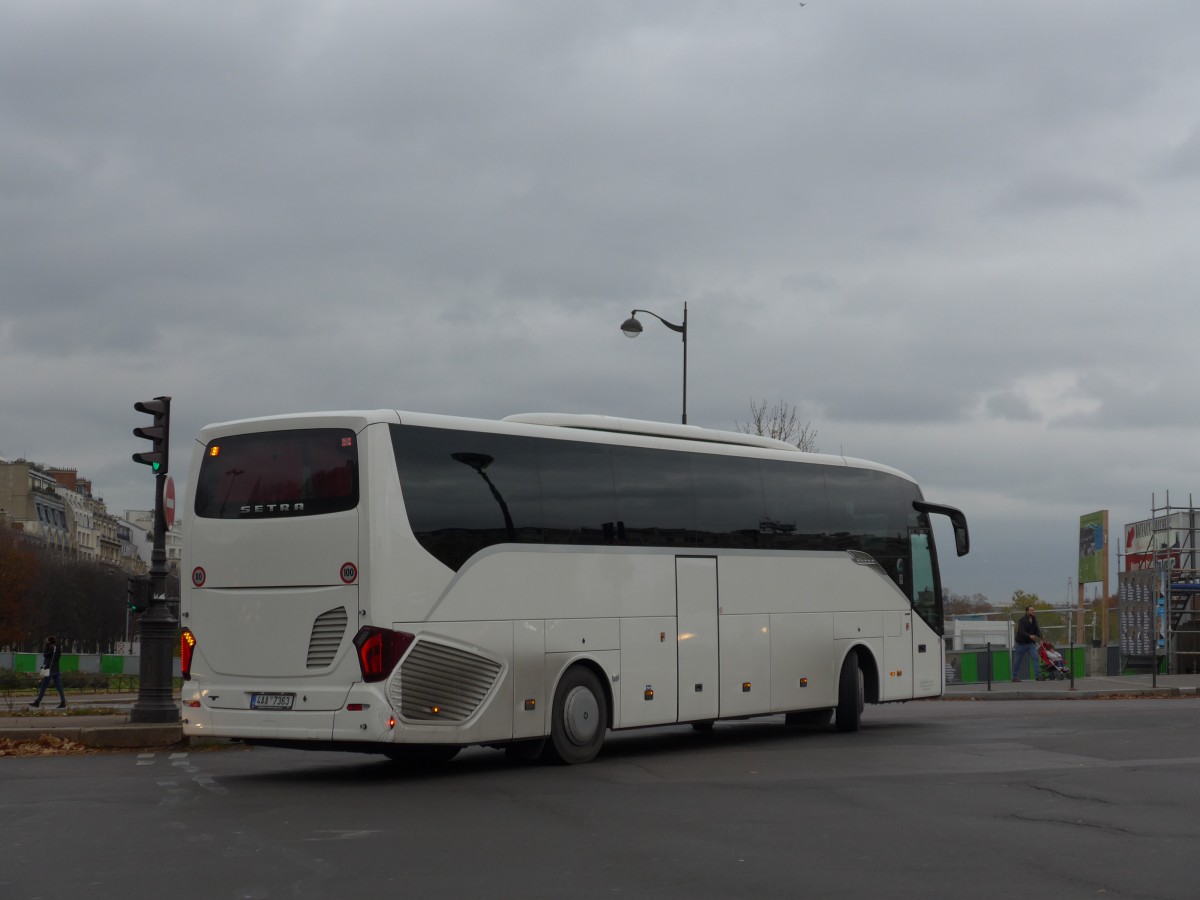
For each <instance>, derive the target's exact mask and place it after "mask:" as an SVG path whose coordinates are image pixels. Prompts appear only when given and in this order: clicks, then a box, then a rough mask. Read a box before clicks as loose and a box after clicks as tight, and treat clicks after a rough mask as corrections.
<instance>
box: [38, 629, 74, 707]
mask: <svg viewBox="0 0 1200 900" xmlns="http://www.w3.org/2000/svg"><path fill="white" fill-rule="evenodd" d="M61 659H62V648H61V647H59V646H58V641H57V639H56V638H55V637H54V635H50V637H48V638H46V646H45V647H43V648H42V681H41V684H39V685H38V695H37V699H36V700H34V701H33V702H32V703H30V704H29V705H30V706H31V707H33V708H34V709H38V708H39V707H41V705H42V697H44V696H45V695H46V688H48V687H49V686H50V682H52V681H53V682H54V689H55V690H57V691H58V709H66V708H67V695H66V694H64V693H63V689H62V671H61V670H60V669H59V665H58V664H59V660H61Z"/></svg>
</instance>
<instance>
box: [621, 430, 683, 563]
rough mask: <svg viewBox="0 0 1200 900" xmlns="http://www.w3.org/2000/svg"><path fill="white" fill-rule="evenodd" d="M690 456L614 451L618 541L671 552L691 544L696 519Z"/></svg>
mask: <svg viewBox="0 0 1200 900" xmlns="http://www.w3.org/2000/svg"><path fill="white" fill-rule="evenodd" d="M688 456H689V454H685V453H676V452H673V451H671V450H648V449H646V448H644V447H613V448H612V459H613V483H614V484H615V486H616V490H617V541H618V542H621V543H627V544H648V545H652V546H656V547H670V546H675V545H679V544H685V543H688V540H689V534H688V532H689V531H690V530H691V529H692V522H693V519H694V518H695V513H694V498H693V495H694V492H695V491H694V486H693V484H692V469H691V466H690V465H689V464H688Z"/></svg>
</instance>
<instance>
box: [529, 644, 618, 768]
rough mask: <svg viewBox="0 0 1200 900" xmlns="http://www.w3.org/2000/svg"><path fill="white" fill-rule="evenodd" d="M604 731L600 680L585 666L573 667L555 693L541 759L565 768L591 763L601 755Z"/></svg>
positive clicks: (605, 715) (605, 709) (604, 707)
mask: <svg viewBox="0 0 1200 900" xmlns="http://www.w3.org/2000/svg"><path fill="white" fill-rule="evenodd" d="M607 728H608V700H607V698H606V697H605V695H604V688H603V687H601V685H600V679H598V678H597V677H596V674H595V673H594V672H593V671H592V670H591V669H589V668H587V667H586V666H572V667H571V668H570V669H568V670H567V672H566V674H564V675H563V677H562V678H561V679H560V680H559V682H558V687H557V688H555V690H554V710H553V714H552V718H551V723H550V739H549V740H548V741H547V742H546V749H545V753H544V754H543V759H544V760H545V761H547V762H551V763H559V764H561V765H567V766H572V765H577V764H579V763H585V762H591V761H592V760H593V759H595V758H596V754H597V753H599V752H600V745H601V744H603V743H604V732H605V731H606V730H607Z"/></svg>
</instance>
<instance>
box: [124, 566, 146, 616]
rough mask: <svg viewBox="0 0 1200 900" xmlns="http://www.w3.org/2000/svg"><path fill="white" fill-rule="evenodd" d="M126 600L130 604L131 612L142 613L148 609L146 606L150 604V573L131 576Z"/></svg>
mask: <svg viewBox="0 0 1200 900" xmlns="http://www.w3.org/2000/svg"><path fill="white" fill-rule="evenodd" d="M126 602H127V603H128V604H129V611H130V612H133V613H140V612H145V611H146V607H148V606H149V605H150V576H149V575H130V576H129V588H128V593H127V599H126Z"/></svg>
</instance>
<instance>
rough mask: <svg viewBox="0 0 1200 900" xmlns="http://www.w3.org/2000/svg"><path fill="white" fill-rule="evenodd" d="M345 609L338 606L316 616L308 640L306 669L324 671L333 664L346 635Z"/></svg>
mask: <svg viewBox="0 0 1200 900" xmlns="http://www.w3.org/2000/svg"><path fill="white" fill-rule="evenodd" d="M346 620H347V615H346V607H344V606H339V607H338V608H337V609H331V610H328V611H326V612H323V613H321V614H320V615H319V616H317V620H316V621H315V622H313V629H312V635H311V636H310V637H309V639H308V668H310V669H324V668H326V667H328V666H331V665H332V664H333V658H334V657H335V656H337V651H338V647H340V646H341V645H342V637H343V636H344V635H345V634H346Z"/></svg>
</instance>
